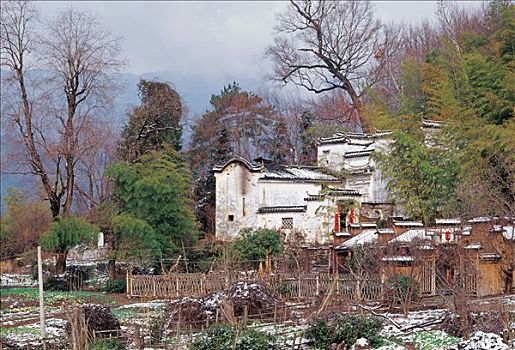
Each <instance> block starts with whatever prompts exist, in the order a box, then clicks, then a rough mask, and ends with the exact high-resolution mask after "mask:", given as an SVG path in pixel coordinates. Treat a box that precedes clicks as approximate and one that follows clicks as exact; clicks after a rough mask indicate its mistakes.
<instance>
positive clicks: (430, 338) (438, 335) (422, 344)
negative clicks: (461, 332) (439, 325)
mask: <svg viewBox="0 0 515 350" xmlns="http://www.w3.org/2000/svg"><path fill="white" fill-rule="evenodd" d="M392 340H394V342H395V343H396V344H402V345H405V344H407V343H411V344H413V345H415V346H416V348H417V349H418V350H440V349H442V350H443V349H447V348H448V347H449V346H451V345H456V344H458V343H459V342H460V341H461V339H460V338H456V337H453V336H450V335H448V334H447V333H445V332H442V331H421V332H415V333H412V334H409V335H407V336H400V337H393V338H392Z"/></svg>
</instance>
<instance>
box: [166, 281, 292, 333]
mask: <svg viewBox="0 0 515 350" xmlns="http://www.w3.org/2000/svg"><path fill="white" fill-rule="evenodd" d="M222 304H224V306H226V305H230V306H231V307H232V311H231V314H233V315H234V316H236V317H239V316H242V315H243V314H244V310H245V308H246V309H247V312H248V315H260V314H264V313H269V312H272V311H273V310H274V308H275V306H276V305H282V302H281V300H280V299H279V298H278V297H277V296H276V295H275V294H274V292H273V291H272V290H271V289H270V288H268V287H267V286H266V285H264V284H262V283H255V282H252V283H251V282H238V283H236V284H233V285H232V286H231V287H230V288H229V289H228V290H227V291H224V292H221V293H213V294H209V295H207V296H204V297H198V298H192V297H185V298H182V299H179V300H174V301H171V302H170V303H168V305H167V306H166V309H165V313H164V322H163V323H164V326H165V328H168V329H173V328H175V327H177V325H178V324H179V323H180V324H187V325H192V326H194V327H199V328H200V327H201V326H203V325H205V324H206V323H208V322H212V321H214V320H215V317H216V313H217V311H216V310H217V309H219V310H220V309H221V308H222ZM224 309H226V307H224ZM219 316H220V317H222V312H221V311H219Z"/></svg>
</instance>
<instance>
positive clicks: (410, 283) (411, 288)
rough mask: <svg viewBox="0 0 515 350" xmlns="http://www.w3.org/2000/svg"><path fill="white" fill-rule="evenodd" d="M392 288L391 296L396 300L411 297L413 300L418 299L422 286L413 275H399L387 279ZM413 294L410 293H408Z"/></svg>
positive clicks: (399, 300)
mask: <svg viewBox="0 0 515 350" xmlns="http://www.w3.org/2000/svg"><path fill="white" fill-rule="evenodd" d="M387 285H388V287H389V289H390V294H391V295H390V297H391V298H393V301H395V302H399V303H400V302H402V301H403V300H407V299H408V297H410V300H411V301H416V300H418V297H419V294H420V287H419V283H418V281H417V280H415V279H414V278H413V277H411V276H404V275H398V276H394V277H391V278H390V279H388V281H387ZM410 292H411V294H410V295H409V294H408V293H410Z"/></svg>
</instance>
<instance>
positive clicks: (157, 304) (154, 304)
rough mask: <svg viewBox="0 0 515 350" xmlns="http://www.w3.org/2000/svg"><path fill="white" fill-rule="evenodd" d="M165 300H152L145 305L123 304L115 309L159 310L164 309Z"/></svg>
mask: <svg viewBox="0 0 515 350" xmlns="http://www.w3.org/2000/svg"><path fill="white" fill-rule="evenodd" d="M166 303H167V300H153V301H149V302H146V303H133V304H125V305H121V306H119V307H117V309H160V308H164V306H165V305H166Z"/></svg>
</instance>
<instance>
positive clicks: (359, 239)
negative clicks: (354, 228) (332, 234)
mask: <svg viewBox="0 0 515 350" xmlns="http://www.w3.org/2000/svg"><path fill="white" fill-rule="evenodd" d="M377 237H378V234H377V231H376V230H365V231H363V232H361V233H360V234H358V235H356V236H354V237H352V238H351V239H349V240H348V241H346V242H344V243H343V244H341V245H339V246H338V247H336V249H349V248H353V247H356V246H359V245H364V244H373V243H376V242H377Z"/></svg>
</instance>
